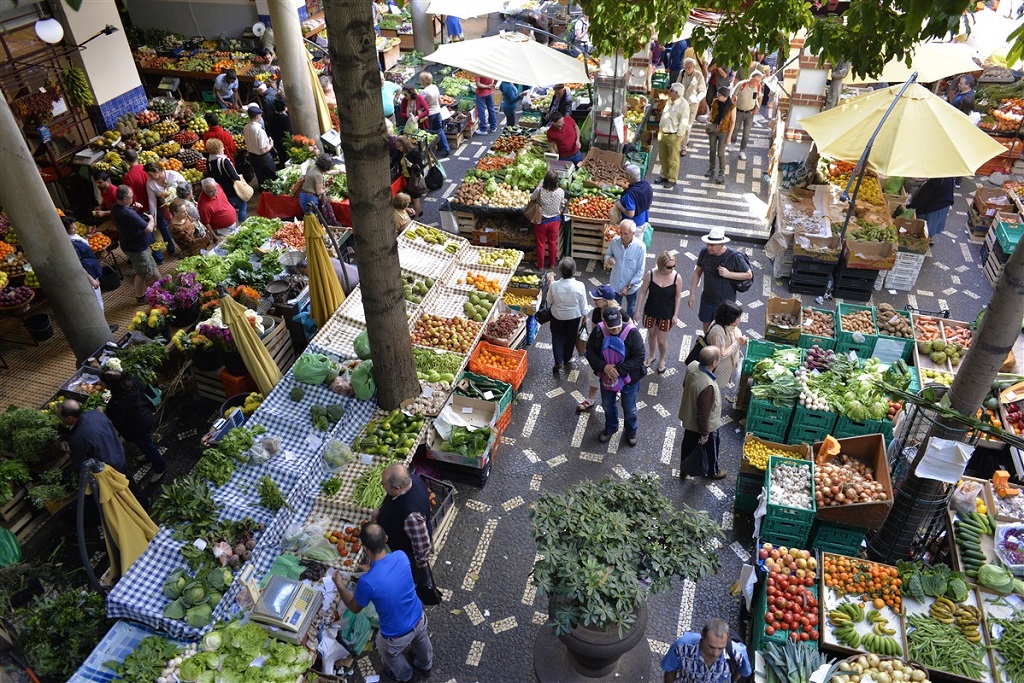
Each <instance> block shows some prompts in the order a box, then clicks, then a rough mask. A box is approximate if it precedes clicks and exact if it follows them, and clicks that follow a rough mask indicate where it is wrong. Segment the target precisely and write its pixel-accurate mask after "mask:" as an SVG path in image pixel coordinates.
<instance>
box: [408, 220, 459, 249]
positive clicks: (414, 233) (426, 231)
mask: <svg viewBox="0 0 1024 683" xmlns="http://www.w3.org/2000/svg"><path fill="white" fill-rule="evenodd" d="M405 239H407V240H409V241H410V242H412V241H415V240H417V239H421V240H423V241H424V242H426V243H427V244H436V245H439V246H444V244H445V243H446V242H447V241H448V237H447V235H445V233H444V231H443V230H438V229H437V228H432V227H430V226H429V225H410V226H409V229H408V230H406V231H405Z"/></svg>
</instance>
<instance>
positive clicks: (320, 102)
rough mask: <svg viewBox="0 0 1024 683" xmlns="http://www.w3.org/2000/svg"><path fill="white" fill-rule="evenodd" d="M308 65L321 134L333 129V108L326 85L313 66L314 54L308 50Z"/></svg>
mask: <svg viewBox="0 0 1024 683" xmlns="http://www.w3.org/2000/svg"><path fill="white" fill-rule="evenodd" d="M306 66H307V67H308V68H309V80H310V83H311V85H312V87H313V102H314V103H315V104H316V118H317V121H318V122H319V123H320V134H321V135H323V134H324V133H326V132H327V131H329V130H331V128H333V126H332V125H331V110H330V109H329V108H328V107H327V95H325V94H324V86H323V84H322V83H320V77H319V76H318V75H317V73H316V69H315V68H313V55H311V54H309V51H308V50H307V51H306Z"/></svg>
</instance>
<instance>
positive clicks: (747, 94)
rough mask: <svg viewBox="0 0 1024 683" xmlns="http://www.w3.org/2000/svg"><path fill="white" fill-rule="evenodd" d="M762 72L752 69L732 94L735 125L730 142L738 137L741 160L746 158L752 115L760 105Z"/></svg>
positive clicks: (734, 141) (752, 122)
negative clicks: (734, 108) (748, 76)
mask: <svg viewBox="0 0 1024 683" xmlns="http://www.w3.org/2000/svg"><path fill="white" fill-rule="evenodd" d="M763 79H764V74H762V73H761V72H760V71H759V70H757V69H754V70H753V71H752V72H751V74H750V78H748V79H746V80H744V81H741V82H740V84H739V85H738V86H736V92H735V93H734V94H733V96H732V101H733V105H734V106H735V107H736V125H735V129H736V130H735V132H734V133H733V136H732V143H733V144H736V138H737V137H739V138H740V155H739V158H740V159H741V160H743V159H746V158H747V143H748V142H749V140H750V129H751V128H752V127H753V125H754V115H755V114H757V109H758V107H759V106H760V105H761V91H762V88H763V85H762V82H761V81H762V80H763Z"/></svg>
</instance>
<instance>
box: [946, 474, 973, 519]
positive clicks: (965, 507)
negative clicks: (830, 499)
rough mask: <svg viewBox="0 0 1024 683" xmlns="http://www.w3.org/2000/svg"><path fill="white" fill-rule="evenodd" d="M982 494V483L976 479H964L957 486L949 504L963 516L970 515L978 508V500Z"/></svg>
mask: <svg viewBox="0 0 1024 683" xmlns="http://www.w3.org/2000/svg"><path fill="white" fill-rule="evenodd" d="M980 494H981V484H979V483H978V482H976V481H964V482H962V483H961V484H960V485H959V486H957V487H956V491H954V492H953V499H952V500H951V501H950V502H949V505H950V507H952V508H953V509H954V510H956V511H957V513H958V514H959V515H960V516H961V517H963V516H964V515H969V514H971V513H972V512H974V511H975V510H976V509H977V507H976V506H977V504H978V503H977V500H978V496H979V495H980Z"/></svg>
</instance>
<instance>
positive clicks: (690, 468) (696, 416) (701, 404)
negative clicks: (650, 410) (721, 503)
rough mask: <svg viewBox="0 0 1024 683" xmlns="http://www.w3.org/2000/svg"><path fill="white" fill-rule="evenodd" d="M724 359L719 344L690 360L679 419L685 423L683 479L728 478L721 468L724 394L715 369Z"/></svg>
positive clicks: (701, 351)
mask: <svg viewBox="0 0 1024 683" xmlns="http://www.w3.org/2000/svg"><path fill="white" fill-rule="evenodd" d="M721 359H722V353H721V351H719V349H718V347H717V346H705V347H704V348H703V349H701V350H700V360H698V361H694V362H692V363H690V364H689V365H688V366H687V368H686V379H685V380H684V381H683V398H682V400H681V401H680V403H679V421H680V422H682V423H683V429H684V431H683V442H682V444H681V446H680V461H679V480H680V481H686V478H687V477H688V476H701V477H705V478H708V479H725V477H726V473H725V472H724V471H722V470H719V469H718V428H719V427H721V426H722V394H721V392H720V390H719V388H718V382H716V381H715V368H717V367H718V363H719V361H720V360H721Z"/></svg>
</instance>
